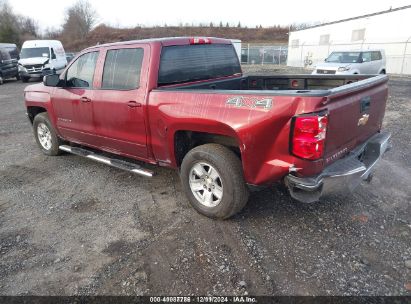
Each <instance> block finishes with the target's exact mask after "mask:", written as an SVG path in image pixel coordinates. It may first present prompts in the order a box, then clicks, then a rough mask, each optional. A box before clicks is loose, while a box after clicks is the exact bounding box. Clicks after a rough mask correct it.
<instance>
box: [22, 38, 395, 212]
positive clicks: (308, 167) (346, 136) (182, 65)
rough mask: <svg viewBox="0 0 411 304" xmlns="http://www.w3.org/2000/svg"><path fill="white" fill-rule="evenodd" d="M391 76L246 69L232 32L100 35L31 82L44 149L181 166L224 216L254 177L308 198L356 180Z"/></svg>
mask: <svg viewBox="0 0 411 304" xmlns="http://www.w3.org/2000/svg"><path fill="white" fill-rule="evenodd" d="M387 81H388V78H387V76H386V75H376V76H369V75H368V76H362V75H351V76H349V75H347V76H337V75H272V76H251V75H243V73H242V71H241V66H240V63H239V61H238V57H237V55H236V52H235V50H234V47H233V46H232V44H231V42H230V41H229V40H225V39H218V38H184V37H183V38H164V39H151V40H141V41H128V42H120V43H111V44H104V45H97V46H94V47H90V48H88V49H85V50H84V51H82V52H81V53H80V54H79V55H78V56H77V57H76V58H75V59H74V60H72V61H71V63H70V65H69V66H68V67H67V68H66V69H65V71H64V72H63V73H62V74H61V75H49V76H46V77H45V78H44V80H43V83H42V84H35V85H31V86H28V87H27V88H26V89H25V103H26V107H27V114H28V117H29V119H30V121H31V123H32V124H33V129H34V136H35V138H36V141H37V143H38V145H39V147H40V149H41V150H42V151H43V152H44V153H45V154H47V155H58V154H60V153H61V152H62V151H66V152H70V153H73V154H77V155H81V156H84V157H88V158H90V159H93V160H96V161H100V162H103V163H105V164H108V165H111V166H114V167H118V168H121V169H124V170H128V171H130V172H133V173H137V174H141V175H144V176H149V177H150V176H152V175H153V172H152V171H150V170H148V169H145V168H144V167H143V166H141V162H140V164H138V161H143V162H147V163H150V164H156V165H160V166H166V167H171V168H177V169H179V174H180V177H181V181H182V185H183V189H184V191H185V193H186V195H187V197H188V199H189V201H190V202H191V204H192V205H193V207H194V208H195V209H197V210H198V211H199V212H200V213H202V214H204V215H206V216H209V217H212V218H228V217H230V216H232V215H233V214H235V213H236V212H238V211H240V210H241V209H242V208H243V207H244V205H245V204H246V202H247V200H248V196H249V189H250V188H251V187H252V186H267V185H270V184H273V183H275V182H283V183H285V185H286V186H287V187H288V189H289V192H290V195H291V196H292V197H293V198H294V199H296V200H298V201H301V202H309V203H310V202H315V201H318V200H319V199H320V197H322V196H324V195H328V194H330V193H338V191H347V190H352V189H354V188H355V187H356V186H357V185H358V184H359V183H360V182H361V181H362V180H367V179H370V177H371V176H372V175H371V174H372V172H373V168H374V165H375V163H376V162H377V161H378V160H379V159H380V157H381V156H382V155H383V154H384V152H385V151H386V150H387V149H388V148H389V138H390V134H389V133H386V132H381V125H382V121H383V117H384V112H385V104H386V100H387Z"/></svg>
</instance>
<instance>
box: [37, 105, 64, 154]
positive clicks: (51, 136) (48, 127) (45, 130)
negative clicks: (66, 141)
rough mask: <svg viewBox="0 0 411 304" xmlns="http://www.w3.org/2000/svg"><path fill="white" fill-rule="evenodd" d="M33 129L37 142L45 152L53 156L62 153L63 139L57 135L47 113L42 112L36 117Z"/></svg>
mask: <svg viewBox="0 0 411 304" xmlns="http://www.w3.org/2000/svg"><path fill="white" fill-rule="evenodd" d="M33 131H34V137H35V138H36V142H37V144H38V145H39V147H40V149H41V151H42V152H43V153H44V154H46V155H51V156H55V155H59V154H61V151H60V150H59V145H60V143H61V141H60V139H59V138H58V137H57V133H56V131H55V130H54V128H53V126H52V124H51V122H50V119H49V116H48V115H47V113H40V114H37V115H36V117H34V120H33Z"/></svg>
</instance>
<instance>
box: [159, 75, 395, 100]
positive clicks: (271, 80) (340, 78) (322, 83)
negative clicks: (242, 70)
mask: <svg viewBox="0 0 411 304" xmlns="http://www.w3.org/2000/svg"><path fill="white" fill-rule="evenodd" d="M386 77H387V76H385V75H378V76H375V75H326V76H324V75H306V74H302V75H273V76H271V75H270V76H253V75H247V76H242V77H233V78H229V79H221V80H213V81H202V82H197V83H190V84H177V85H171V86H164V87H160V88H159V89H161V90H197V91H199V90H217V91H253V92H249V93H250V94H255V93H258V92H256V91H264V95H267V94H268V95H270V94H275V95H278V94H279V95H283V94H290V93H296V94H303V95H307V94H308V95H312V94H315V95H316V96H319V95H318V94H324V95H327V94H326V91H329V90H331V89H335V88H339V87H342V86H346V85H348V84H351V86H346V87H345V88H346V89H350V87H351V88H354V87H355V88H358V86H356V85H353V83H355V82H360V83H361V85H362V86H368V85H369V84H371V83H376V82H379V80H380V81H383V79H385V78H386ZM267 91H275V92H267ZM281 91H287V92H281ZM313 91H317V92H313ZM225 93H227V92H225ZM237 93H238V92H237Z"/></svg>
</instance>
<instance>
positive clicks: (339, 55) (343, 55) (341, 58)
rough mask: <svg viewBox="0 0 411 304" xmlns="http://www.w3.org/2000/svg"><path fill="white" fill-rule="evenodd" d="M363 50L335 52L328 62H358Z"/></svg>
mask: <svg viewBox="0 0 411 304" xmlns="http://www.w3.org/2000/svg"><path fill="white" fill-rule="evenodd" d="M360 56H361V52H333V53H331V55H330V56H329V57H328V58H327V60H326V62H335V63H358V62H359V59H360Z"/></svg>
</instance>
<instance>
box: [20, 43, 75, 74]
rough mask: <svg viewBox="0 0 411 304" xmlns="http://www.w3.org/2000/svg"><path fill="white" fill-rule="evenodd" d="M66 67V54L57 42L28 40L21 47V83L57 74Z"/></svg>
mask: <svg viewBox="0 0 411 304" xmlns="http://www.w3.org/2000/svg"><path fill="white" fill-rule="evenodd" d="M66 65H67V59H66V52H65V51H64V48H63V45H62V44H61V42H60V41H58V40H28V41H26V42H24V43H23V46H22V47H21V52H20V60H19V74H20V77H21V79H22V80H23V82H27V81H29V79H30V78H42V77H43V76H45V75H48V74H54V73H57V74H58V73H59V72H61V71H62V70H63V69H64V68H65V67H66Z"/></svg>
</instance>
